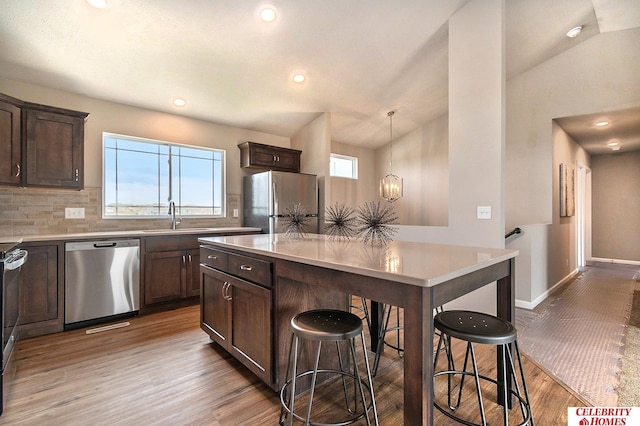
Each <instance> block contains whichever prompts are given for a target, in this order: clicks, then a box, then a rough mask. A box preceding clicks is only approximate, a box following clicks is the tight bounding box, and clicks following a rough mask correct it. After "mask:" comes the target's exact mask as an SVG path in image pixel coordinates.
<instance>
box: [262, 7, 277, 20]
mask: <svg viewBox="0 0 640 426" xmlns="http://www.w3.org/2000/svg"><path fill="white" fill-rule="evenodd" d="M276 15H277V14H276V8H275V7H273V6H271V5H266V6H263V7H262V9H260V19H262V21H263V22H273V21H275V20H276Z"/></svg>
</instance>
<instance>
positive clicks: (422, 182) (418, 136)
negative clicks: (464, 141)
mask: <svg viewBox="0 0 640 426" xmlns="http://www.w3.org/2000/svg"><path fill="white" fill-rule="evenodd" d="M390 148H392V152H391V154H392V156H391V158H392V172H393V173H394V174H396V175H398V176H399V177H401V178H402V179H403V197H402V198H400V199H399V200H397V201H394V203H393V207H394V210H395V212H396V214H397V215H398V223H401V224H403V225H419V226H447V224H448V222H449V116H448V114H445V115H442V116H440V117H437V118H435V119H434V120H431V121H429V122H428V123H425V124H423V125H422V126H420V127H418V128H417V129H416V130H414V131H413V132H411V133H409V134H407V135H404V136H402V137H400V138H398V139H396V140H394V141H393V146H392V147H391V144H386V145H385V146H383V147H381V148H378V149H377V150H376V152H375V160H376V163H375V171H376V179H375V180H374V184H375V185H376V189H377V190H379V187H378V186H377V185H378V182H379V180H380V179H381V178H382V177H383V176H385V175H386V174H387V173H389V160H390V156H389V149H390ZM377 199H379V195H378V196H377Z"/></svg>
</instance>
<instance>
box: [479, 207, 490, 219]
mask: <svg viewBox="0 0 640 426" xmlns="http://www.w3.org/2000/svg"><path fill="white" fill-rule="evenodd" d="M478 219H491V206H478Z"/></svg>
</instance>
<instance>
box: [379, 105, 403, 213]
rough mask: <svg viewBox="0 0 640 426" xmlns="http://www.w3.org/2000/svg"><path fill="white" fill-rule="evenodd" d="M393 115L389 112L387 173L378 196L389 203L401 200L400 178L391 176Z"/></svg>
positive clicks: (381, 181)
mask: <svg viewBox="0 0 640 426" xmlns="http://www.w3.org/2000/svg"><path fill="white" fill-rule="evenodd" d="M393 114H395V111H389V112H388V113H387V117H389V173H388V174H387V175H386V176H385V177H384V178H382V179H381V180H380V196H381V197H382V198H384V199H385V200H387V201H388V202H390V203H393V202H394V201H396V200H397V199H399V198H402V178H400V177H398V176H396V175H394V174H393Z"/></svg>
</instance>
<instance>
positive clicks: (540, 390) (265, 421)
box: [0, 306, 585, 426]
mask: <svg viewBox="0 0 640 426" xmlns="http://www.w3.org/2000/svg"><path fill="white" fill-rule="evenodd" d="M198 310H199V307H198V306H193V307H188V308H182V309H178V310H174V311H169V312H162V313H158V314H152V315H147V316H143V317H139V318H133V319H130V320H129V321H130V323H131V325H130V326H128V327H123V328H119V329H115V330H110V331H105V332H101V333H96V334H86V333H85V330H84V329H81V330H74V331H68V332H64V333H58V334H54V335H49V336H42V337H37V338H33V339H28V340H24V341H21V342H19V344H18V349H17V353H16V354H14V355H17V372H16V377H15V380H14V384H13V387H12V389H11V391H10V394H9V401H8V403H7V405H6V406H5V410H4V413H3V415H2V417H0V424H7V425H8V424H10V425H54V424H55V425H91V426H100V425H213V426H216V425H221V426H227V425H229V426H231V425H233V426H235V425H276V424H277V423H278V416H279V412H280V408H279V399H278V396H277V395H276V393H274V392H273V391H272V390H271V389H269V388H268V387H267V386H265V385H264V384H262V383H261V382H260V381H259V380H258V379H257V378H256V377H255V376H254V375H253V374H252V373H250V372H249V371H248V370H247V369H246V368H244V367H243V366H242V365H241V364H239V363H238V362H236V361H235V360H234V359H233V358H231V357H230V356H229V355H228V354H227V353H226V352H225V351H224V350H222V349H220V348H219V347H218V346H217V345H216V344H214V343H211V341H210V340H209V337H208V336H207V335H206V334H205V333H204V332H203V331H201V330H200V328H199V325H198V320H199V311H198ZM458 352H460V353H462V352H463V351H462V350H461V348H460V350H459V351H458ZM478 355H479V362H480V363H484V364H486V365H492V364H493V362H494V360H495V358H494V356H495V355H494V353H493V351H492V350H491V351H490V350H488V349H485V348H479V349H478ZM525 362H526V367H525V369H526V374H527V380H528V383H529V388H530V393H531V397H532V400H533V408H534V414H535V416H536V424H538V425H539V426H544V425H564V424H566V417H567V407H569V406H583V405H585V404H584V403H583V402H582V401H580V400H579V399H577V398H576V397H575V396H574V395H572V394H571V393H570V392H568V391H567V390H566V389H564V388H563V387H562V386H561V385H560V384H558V383H557V382H556V381H555V380H554V379H553V378H551V377H550V376H549V375H547V374H546V373H545V372H544V371H543V370H541V369H540V368H538V367H537V366H536V365H535V364H533V363H531V362H527V361H525ZM402 368H403V361H402V359H401V358H399V357H398V356H397V354H396V353H395V352H393V351H391V350H387V351H386V353H385V354H384V356H383V359H382V361H381V365H380V369H379V372H378V376H377V377H376V378H375V381H374V384H375V393H376V400H377V402H378V412H379V418H380V424H381V425H401V424H403V418H402V404H403V393H402ZM487 392H488V393H487V395H489V393H490V392H491V391H490V390H488V391H487ZM466 395H468V396H469V397H472V393H471V392H467V393H466ZM463 404H464V402H463ZM316 405H317V407H318V409H319V410H325V411H332V410H334V408H333V407H331V406H328V405H327V404H325V405H324V406H323V405H322V404H321V402H320V401H318V402H317V404H314V407H315V406H316ZM470 405H471V407H470V408H469V410H474V409H475V406H473V404H470ZM466 409H467V408H462V410H466ZM493 411H495V410H491V413H490V415H492V416H494V415H495V414H496V413H493ZM498 414H499V413H498ZM362 424H364V422H362ZM435 424H437V425H448V424H451V421H450V420H449V419H447V418H446V417H444V416H442V415H440V414H438V415H437V417H436V421H435Z"/></svg>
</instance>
